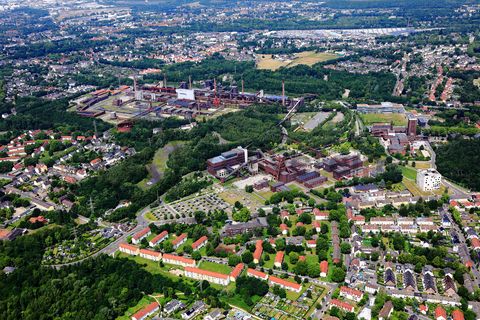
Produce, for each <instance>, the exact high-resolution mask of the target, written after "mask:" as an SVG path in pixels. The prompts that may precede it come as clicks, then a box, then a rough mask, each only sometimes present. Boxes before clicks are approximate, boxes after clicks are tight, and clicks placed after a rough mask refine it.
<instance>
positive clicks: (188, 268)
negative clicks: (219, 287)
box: [185, 267, 228, 279]
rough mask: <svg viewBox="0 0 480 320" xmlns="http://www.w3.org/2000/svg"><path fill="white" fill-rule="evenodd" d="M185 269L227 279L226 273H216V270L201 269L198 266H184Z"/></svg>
mask: <svg viewBox="0 0 480 320" xmlns="http://www.w3.org/2000/svg"><path fill="white" fill-rule="evenodd" d="M185 271H188V272H193V273H198V274H203V275H205V276H209V277H213V278H219V279H228V275H227V274H223V273H218V272H214V271H208V270H203V269H200V268H194V267H185Z"/></svg>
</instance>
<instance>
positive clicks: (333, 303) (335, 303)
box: [329, 299, 355, 312]
mask: <svg viewBox="0 0 480 320" xmlns="http://www.w3.org/2000/svg"><path fill="white" fill-rule="evenodd" d="M333 307H337V308H338V309H340V310H343V311H345V312H353V311H354V310H355V307H354V306H352V305H351V304H349V303H347V302H345V301H341V300H338V299H332V300H330V306H329V309H332V308H333Z"/></svg>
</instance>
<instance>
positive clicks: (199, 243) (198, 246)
mask: <svg viewBox="0 0 480 320" xmlns="http://www.w3.org/2000/svg"><path fill="white" fill-rule="evenodd" d="M207 243H208V238H207V236H203V237H201V238H200V239H198V240H197V241H195V242H194V243H192V249H193V250H200V249H201V248H203V247H204V246H205V245H206V244H207Z"/></svg>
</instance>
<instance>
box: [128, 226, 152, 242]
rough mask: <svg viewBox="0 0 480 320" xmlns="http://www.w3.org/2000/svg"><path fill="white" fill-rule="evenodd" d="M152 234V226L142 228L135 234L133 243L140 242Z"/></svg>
mask: <svg viewBox="0 0 480 320" xmlns="http://www.w3.org/2000/svg"><path fill="white" fill-rule="evenodd" d="M151 234H152V232H151V231H150V228H149V227H146V228H144V229H142V230H140V231H139V232H137V233H136V234H134V235H133V237H132V243H133V244H139V243H140V242H141V241H142V240H143V239H145V238H146V237H148V236H149V235H151Z"/></svg>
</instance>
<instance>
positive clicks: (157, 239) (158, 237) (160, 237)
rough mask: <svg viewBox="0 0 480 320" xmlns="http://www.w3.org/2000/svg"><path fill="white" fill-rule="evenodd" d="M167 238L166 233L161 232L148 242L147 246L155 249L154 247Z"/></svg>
mask: <svg viewBox="0 0 480 320" xmlns="http://www.w3.org/2000/svg"><path fill="white" fill-rule="evenodd" d="M167 238H168V231H166V230H165V231H162V232H160V234H158V235H156V236H155V237H154V238H153V239H152V240H150V242H149V243H148V245H149V246H150V247H155V246H156V245H158V244H160V243H161V242H162V241H164V240H165V239H167Z"/></svg>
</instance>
